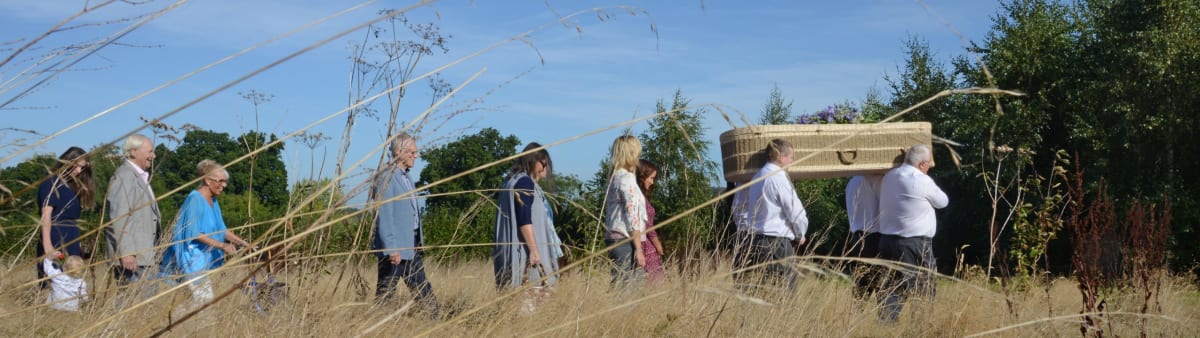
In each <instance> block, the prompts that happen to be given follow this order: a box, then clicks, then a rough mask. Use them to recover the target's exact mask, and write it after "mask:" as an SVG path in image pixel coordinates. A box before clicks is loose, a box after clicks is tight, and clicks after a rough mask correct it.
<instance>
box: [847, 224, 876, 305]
mask: <svg viewBox="0 0 1200 338" xmlns="http://www.w3.org/2000/svg"><path fill="white" fill-rule="evenodd" d="M879 237H881V235H880V234H879V233H878V232H872V233H869V234H866V235H865V236H864V234H863V232H862V231H855V232H853V233H850V246H849V249H848V250H847V251H846V256H849V257H859V258H879ZM852 263H853V264H850V266H851V267H852V268H853V270H854V271H853V272H852V275H853V276H854V286H855V288H854V295H855V296H858V297H867V296H868V295H870V294H873V293H875V292H878V291H879V275H880V271H881V270H880V267H879V266H876V265H874V264H869V263H861V262H852Z"/></svg>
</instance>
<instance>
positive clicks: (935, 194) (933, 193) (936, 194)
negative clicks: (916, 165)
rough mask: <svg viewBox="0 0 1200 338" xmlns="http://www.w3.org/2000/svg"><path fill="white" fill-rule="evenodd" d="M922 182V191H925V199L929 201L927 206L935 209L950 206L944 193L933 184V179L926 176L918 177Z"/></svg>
mask: <svg viewBox="0 0 1200 338" xmlns="http://www.w3.org/2000/svg"><path fill="white" fill-rule="evenodd" d="M920 180H921V181H922V182H921V183H922V184H921V185H922V189H923V190H925V199H926V200H929V205H931V206H933V207H934V208H936V209H941V208H945V207H946V206H947V205H950V197H949V196H946V192H945V191H942V188H940V187H938V185H937V183H934V182H933V178H931V177H929V176H928V175H922V176H920Z"/></svg>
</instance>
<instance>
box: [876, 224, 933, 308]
mask: <svg viewBox="0 0 1200 338" xmlns="http://www.w3.org/2000/svg"><path fill="white" fill-rule="evenodd" d="M879 254H880V256H881V257H882V258H883V259H888V260H893V261H897V262H901V263H906V264H910V265H915V266H917V267H922V268H926V269H929V271H926V270H918V269H916V268H912V267H906V268H902V269H900V271H899V272H897V271H895V270H892V273H891V277H889V278H888V281H889V282H890V284H891V285H889V292H888V293H887V295H886V296H885V298H884V304H883V311H882V312H881V313H880V318H881V319H883V320H885V321H896V320H897V319H899V317H900V311H901V310H902V309H903V308H904V302H905V300H906V299H907V298H908V296H909V295H912V294H918V295H927V296H930V297H932V296H933V295H934V294H935V293H936V289H935V284H934V281H933V277H934V275H933V272H932V271H933V270H936V269H937V260H936V259H935V258H934V257H933V239H932V238H929V237H900V236H896V235H883V236H881V237H879Z"/></svg>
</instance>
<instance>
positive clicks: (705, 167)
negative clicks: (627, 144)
mask: <svg viewBox="0 0 1200 338" xmlns="http://www.w3.org/2000/svg"><path fill="white" fill-rule="evenodd" d="M689 102H690V100H688V99H687V98H684V97H683V93H682V92H681V91H678V90H676V91H675V95H674V97H673V98H672V100H671V102H670V105H668V103H667V102H666V101H663V100H659V101H658V104H657V105H656V108H655V112H656V113H660V114H661V113H665V112H670V113H667V114H663V115H659V116H657V117H654V118H652V119H650V121H649V123H648V126H647V129H646V131H645V132H643V133H642V134H641V135H640V136H639V138H640V139H641V141H642V158H645V159H647V160H650V161H653V162H654V163H656V164H658V168H659V172H658V183H657V185H656V186H655V188H654V192H653V196H651V198H650V201H651V203H653V204H654V208H655V210H656V211H657V215H656V217H655V218H656V221H663V220H667V219H669V218H671V217H675V216H677V215H680V214H681V213H683V212H684V211H686V210H687V209H690V208H692V207H694V206H696V205H700V204H702V203H704V202H706V201H708V200H709V199H711V198H713V196H714V193H713V192H714V189H713V186H714V182H717V181H718V179H717V177H718V176H717V163H716V162H714V161H712V160H710V159H708V158H707V157H706V154H708V146H709V141H707V140H708V138H707V137H705V135H704V133H705V131H706V128H704V125H703V124H702V123H701V117H702V116H703V115H704V110H703V109H698V108H692V107H688V103H689ZM715 212H716V207H715V204H714V205H713V206H711V207H708V208H704V209H700V210H697V211H696V212H693V213H691V214H688V215H686V216H684V217H683V218H681V219H680V220H679V221H676V222H675V223H673V224H668V225H667V226H665V227H662V228H659V229H660V230H659V233H660V234H662V236H663V241H664V242H667V243H669V244H670V247H671V248H684V249H692V250H698V249H702V248H704V247H707V246H710V245H711V244H712V239H713V238H714V236H715V235H716V228H717V227H716V226H715V224H716V222H715V221H716V217H715V216H716V215H715ZM656 224H657V222H656ZM685 244H686V245H689V246H690V247H684V246H681V245H685ZM668 250H674V249H668ZM682 252H689V251H682Z"/></svg>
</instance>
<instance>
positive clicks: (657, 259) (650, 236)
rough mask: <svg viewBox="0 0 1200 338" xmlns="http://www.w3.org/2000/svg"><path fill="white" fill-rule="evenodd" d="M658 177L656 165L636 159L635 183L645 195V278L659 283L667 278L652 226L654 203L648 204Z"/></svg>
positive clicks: (643, 245) (658, 243)
mask: <svg viewBox="0 0 1200 338" xmlns="http://www.w3.org/2000/svg"><path fill="white" fill-rule="evenodd" d="M657 179H658V165H657V164H654V162H650V161H649V160H638V167H637V185H638V188H641V189H642V195H643V196H645V197H646V239H645V240H643V241H642V252H643V253H644V254H645V255H646V266H645V267H644V268H645V270H646V280H647V281H649V282H657V283H661V282H663V281H666V280H667V277H666V274H664V273H663V267H662V255H663V246H662V241H659V240H658V232H657V231H655V229H653V228H654V205H651V204H650V192H651V191H653V189H654V183H655V180H657Z"/></svg>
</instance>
